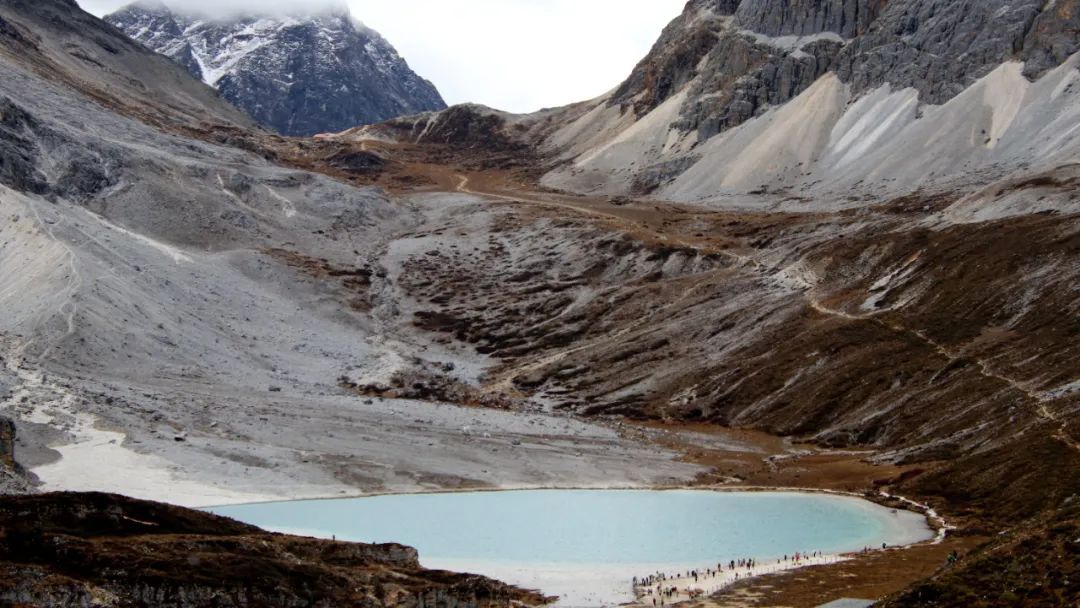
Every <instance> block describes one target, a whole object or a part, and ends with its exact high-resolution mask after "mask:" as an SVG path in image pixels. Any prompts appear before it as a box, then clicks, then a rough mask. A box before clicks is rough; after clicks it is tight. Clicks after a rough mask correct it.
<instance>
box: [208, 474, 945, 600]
mask: <svg viewBox="0 0 1080 608" xmlns="http://www.w3.org/2000/svg"><path fill="white" fill-rule="evenodd" d="M210 511H212V512H214V513H217V514H220V515H225V516H227V517H232V518H234V519H238V520H241V521H244V522H248V523H251V524H254V525H257V526H260V527H263V528H266V529H269V530H274V531H279V532H288V533H293V534H301V535H308V536H317V537H325V538H330V537H332V536H333V537H337V539H339V540H350V541H361V542H397V543H402V544H406V545H411V546H413V547H416V548H417V549H418V550H419V551H420V560H421V562H422V563H423V564H424V565H425V566H428V567H434V568H447V569H456V570H465V571H471V572H477V573H480V574H486V575H489V576H494V577H496V578H500V579H502V580H505V581H507V582H511V583H516V584H520V585H523V586H528V587H532V588H539V589H541V590H543V591H545V592H547V593H551V594H557V595H560V596H562V598H563V602H561V603H563V604H564V605H608V604H616V603H619V602H620V601H628V600H629V599H632V597H631V596H630V580H631V578H632V577H633V576H635V575H643V574H648V573H650V572H655V571H656V570H664V571H673V570H675V569H685V568H704V567H706V566H709V565H710V564H712V565H715V564H716V563H717V562H727V561H728V560H731V559H739V558H743V557H753V558H757V559H759V560H766V559H770V558H771V559H775V558H778V557H780V556H783V555H785V554H792V553H794V552H796V551H802V552H813V551H821V552H824V553H841V552H848V551H857V550H861V549H862V548H864V547H868V546H869V547H880V546H881V544H882V543H886V544H889V545H906V544H911V543H915V542H919V541H923V540H927V539H929V538H932V537H933V531H932V530H931V529H930V528H929V527H928V526H927V524H926V521H925V519H924V518H923V517H922V516H920V515H918V514H915V513H910V512H906V511H893V510H891V509H887V508H884V507H881V506H879V505H876V504H873V503H870V502H867V501H863V500H858V499H855V498H849V497H844V496H833V495H826V494H813V493H798V492H713V491H697V490H677V491H646V490H641V491H637V490H530V491H504V492H473V493H450V494H413V495H394V496H376V497H370V498H356V499H341V500H321V501H320V500H316V501H295V502H281V503H267V504H255V505H241V506H230V507H219V508H213V509H210Z"/></svg>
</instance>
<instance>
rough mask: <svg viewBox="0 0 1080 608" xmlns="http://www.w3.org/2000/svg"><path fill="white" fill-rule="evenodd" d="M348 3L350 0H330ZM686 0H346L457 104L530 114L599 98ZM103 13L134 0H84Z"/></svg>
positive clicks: (233, 1) (297, 3)
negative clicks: (472, 103)
mask: <svg viewBox="0 0 1080 608" xmlns="http://www.w3.org/2000/svg"><path fill="white" fill-rule="evenodd" d="M166 1H167V3H168V4H169V5H170V6H172V7H173V8H174V9H187V10H209V11H214V12H221V11H226V10H233V11H235V10H245V9H246V10H254V11H267V10H278V11H280V10H289V9H292V8H300V7H304V8H307V7H310V6H311V5H312V3H311V2H310V1H306V0H166ZM330 1H331V2H332V3H334V4H340V3H341V1H342V0H330ZM684 2H685V0H347V3H348V5H349V7H350V8H351V10H352V13H353V15H354V16H356V17H357V18H358V19H360V20H361V21H363V22H364V23H366V24H367V25H368V26H370V27H372V28H374V29H376V30H378V31H379V32H380V33H381V34H382V35H383V36H385V37H386V39H387V40H389V41H390V43H391V44H393V45H394V46H395V47H397V49H398V51H399V52H400V53H401V55H402V56H403V57H405V59H407V60H408V61H409V64H410V65H411V66H412V67H413V69H414V70H416V72H417V73H419V74H420V75H422V76H424V77H425V78H428V79H430V80H431V81H433V82H434V83H435V85H436V86H437V87H439V90H440V91H441V92H442V94H443V96H444V97H445V98H446V100H447V101H448V102H449V103H452V104H453V103H460V102H465V101H473V102H478V103H483V104H486V105H489V106H492V107H496V108H500V109H504V110H510V111H516V112H529V111H533V110H538V109H540V108H542V107H550V106H557V105H563V104H567V103H572V102H575V101H582V100H585V99H589V98H592V97H596V96H598V95H600V94H602V93H604V92H605V91H607V90H609V89H611V88H613V87H615V86H616V85H618V84H619V82H621V81H622V79H624V78H625V77H626V76H627V75H628V74H629V73H630V70H631V69H632V68H633V67H634V65H635V64H636V63H637V62H638V60H640V59H641V57H643V56H644V55H645V53H647V52H648V50H649V48H650V47H651V46H652V44H653V42H654V41H655V40H656V38H657V37H658V36H659V35H660V30H661V29H663V27H664V26H665V25H667V23H668V22H669V21H670V20H671V19H673V18H674V17H675V16H677V15H678V14H679V12H680V11H681V10H682V5H683V4H684ZM79 3H80V5H82V6H83V8H85V9H86V10H88V11H90V12H92V13H94V14H96V15H103V14H105V13H107V12H110V11H112V10H115V9H117V8H119V7H120V6H123V5H124V4H126V3H127V2H126V1H125V0H79Z"/></svg>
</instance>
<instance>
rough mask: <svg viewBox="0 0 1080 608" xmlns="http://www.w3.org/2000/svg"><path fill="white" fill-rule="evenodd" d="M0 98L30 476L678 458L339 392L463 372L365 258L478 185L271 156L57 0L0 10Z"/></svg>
mask: <svg viewBox="0 0 1080 608" xmlns="http://www.w3.org/2000/svg"><path fill="white" fill-rule="evenodd" d="M0 108H2V109H0V130H2V131H3V137H2V139H0V142H2V146H0V218H2V222H0V285H2V287H0V308H2V309H3V310H4V311H5V314H3V315H0V357H2V358H3V365H4V368H5V371H4V373H3V374H0V381H2V382H3V384H4V385H5V386H6V389H5V390H4V393H3V395H0V396H2V398H3V401H2V402H0V413H2V414H3V415H5V416H10V417H12V418H13V419H15V421H16V423H17V424H18V425H19V430H20V435H21V436H23V437H24V438H25V439H26V441H27V442H29V443H31V444H32V445H29V446H28V449H24V450H22V451H21V452H20V453H21V454H22V457H23V458H24V463H25V464H26V465H27V466H28V467H30V468H33V469H34V472H35V473H36V474H38V476H39V477H40V478H41V480H42V481H43V482H44V483H45V487H46V488H47V489H48V488H67V489H98V490H116V491H122V492H124V493H127V494H131V495H136V496H143V497H150V498H157V499H168V500H173V501H175V502H178V503H183V504H203V505H205V504H214V503H222V502H232V501H237V500H240V501H245V500H253V499H255V500H257V499H259V498H266V497H273V496H302V495H307V496H327V495H333V494H337V493H338V492H350V493H355V492H359V491H377V490H395V489H396V490H406V489H408V490H417V489H423V488H443V487H461V486H467V487H476V486H492V485H510V486H514V485H521V486H528V485H543V484H546V483H556V482H559V483H570V484H574V485H589V484H612V483H614V484H618V483H652V482H655V481H658V480H665V479H668V478H671V477H676V478H681V479H685V478H688V477H692V476H693V475H694V474H695V473H696V472H697V471H698V470H699V469H698V468H697V467H695V466H691V465H686V464H682V463H678V462H675V461H674V460H673V454H671V453H668V452H664V451H657V450H655V449H653V448H646V447H644V446H642V445H640V444H639V443H637V442H635V441H630V440H625V439H623V438H620V437H619V436H618V435H617V434H616V433H615V432H613V431H612V430H610V429H608V428H605V427H600V426H596V425H592V424H587V423H583V422H578V421H575V420H571V419H566V418H563V417H559V416H552V415H543V414H536V415H533V414H529V415H525V414H517V413H514V412H484V413H483V414H481V413H478V412H477V410H475V409H470V408H464V407H457V406H452V405H444V406H440V407H432V406H431V405H429V404H426V403H420V402H416V401H410V400H407V399H392V398H387V399H382V398H379V399H372V398H361V397H359V396H357V395H356V394H355V393H354V392H353V391H351V390H349V389H347V388H343V387H342V386H340V382H341V378H343V377H347V378H351V379H353V380H356V381H359V382H363V383H376V384H379V383H389V382H390V381H391V380H392V378H394V377H395V376H396V375H397V374H400V373H402V372H403V371H407V370H409V369H421V370H422V369H426V368H431V369H434V368H436V367H437V368H439V369H444V368H449V369H454V370H455V371H454V372H453V376H454V377H456V378H458V379H459V380H458V381H459V382H461V383H467V382H470V381H475V377H476V375H477V374H478V373H479V371H480V370H481V369H483V367H484V365H485V363H484V361H483V358H477V357H476V355H475V354H470V353H468V352H464V351H462V350H461V349H457V348H455V347H444V346H441V345H438V344H433V343H430V341H429V340H427V339H425V338H424V337H422V336H418V335H417V333H416V332H415V331H414V330H413V328H412V327H411V325H410V324H409V323H408V319H406V320H405V321H399V320H398V319H399V317H400V315H398V314H397V312H396V311H398V309H400V308H402V307H407V306H408V298H406V297H405V296H403V295H402V294H400V293H399V291H398V289H397V287H396V284H395V280H394V273H393V271H394V268H395V265H396V264H397V262H396V261H395V259H396V258H394V257H393V255H394V251H396V249H391V250H389V251H388V246H389V244H390V243H391V242H393V241H394V240H395V238H396V237H397V236H398V235H401V234H405V233H409V232H412V231H415V230H434V229H437V228H433V227H425V226H428V225H429V224H433V225H437V224H438V223H439V222H440V221H442V220H440V219H439V218H440V217H441V214H446V213H449V214H461V215H463V216H466V217H472V218H473V220H472V221H476V222H481V223H483V222H484V221H486V220H485V219H484V217H483V214H481V213H475V212H474V211H473V209H472V205H475V202H473V203H470V202H469V201H467V200H462V197H459V196H453V195H450V196H446V197H443V198H442V199H439V200H434V199H432V200H429V199H424V198H419V199H391V198H389V197H388V196H387V195H386V194H384V193H383V192H381V191H379V190H376V189H373V188H358V187H354V186H351V185H349V184H347V183H344V182H342V181H337V180H334V179H331V178H329V177H326V176H324V175H321V174H316V173H311V172H306V171H303V170H298V169H295V168H289V167H285V166H280V165H278V164H275V163H274V162H272V161H270V160H267V156H272V155H270V154H267V153H265V151H261V150H259V149H258V148H257V146H255V147H253V146H252V145H250V142H251V141H252V139H251V138H256V137H258V136H259V132H258V131H257V130H255V129H254V126H253V125H252V123H251V122H250V121H249V120H248V119H247V118H246V117H245V116H243V115H242V114H241V113H239V112H238V111H237V110H235V108H233V107H232V106H231V105H229V104H227V103H225V102H224V101H223V100H221V99H220V98H219V97H218V96H217V95H215V94H214V92H213V91H212V90H211V89H210V88H209V87H206V86H205V85H203V84H201V83H198V82H197V81H195V80H194V79H193V78H191V77H190V76H189V75H188V74H187V73H186V72H185V71H184V70H183V69H182V68H181V67H180V66H178V65H176V64H175V63H173V62H171V61H169V60H167V59H165V58H163V57H160V56H157V55H154V54H153V53H151V52H150V51H148V50H146V49H145V48H143V47H141V46H139V45H137V44H135V43H134V42H131V41H129V40H127V39H126V38H124V37H123V36H122V35H121V34H120V33H119V32H118V31H116V30H115V29H113V28H111V27H109V26H106V25H104V24H103V23H101V22H99V21H97V20H96V19H94V18H93V17H91V16H89V15H87V14H85V13H83V12H82V11H80V10H79V9H78V8H77V6H76V5H75V4H74V2H73V1H71V0H48V1H44V2H42V1H38V0H34V1H32V2H31V1H29V0H27V1H22V0H14V1H10V2H4V3H3V4H0ZM235 133H243V134H246V135H245V137H247V138H248V139H246V140H245V139H244V138H235V137H233V135H230V134H235ZM195 135H197V136H198V137H195ZM234 140H235V141H236V142H239V143H240V144H242V147H234V146H231V145H228V143H227V142H228V141H234ZM245 141H247V142H248V143H246V144H245V143H244V142H245ZM251 150H255V151H251ZM388 255H389V256H390V257H386V256H388ZM322 268H328V269H329V270H327V271H323V270H320V269H322ZM328 275H329V276H334V277H337V276H344V277H346V278H348V279H350V280H351V281H352V282H351V283H348V284H339V283H338V282H336V281H327V280H325V278H326V276H328ZM358 285H362V286H363V289H362V294H361V296H362V297H360V298H359V299H358V298H357V294H356V293H355V292H354V289H355V288H356V287H357V286H358ZM346 302H350V303H351V304H349V305H346V304H344V303H346ZM448 362H455V365H447V363H448ZM48 446H54V447H56V449H55V450H53V449H50V448H49V447H48ZM83 450H88V451H83ZM495 462H498V463H499V466H497V467H496V466H493V465H494V463H495ZM642 462H648V463H652V465H653V466H641V463H642ZM117 470H126V471H139V473H138V474H130V475H119V474H117Z"/></svg>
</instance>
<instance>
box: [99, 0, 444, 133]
mask: <svg viewBox="0 0 1080 608" xmlns="http://www.w3.org/2000/svg"><path fill="white" fill-rule="evenodd" d="M106 20H108V21H109V22H110V23H112V24H113V25H115V26H117V27H119V28H120V29H121V30H123V31H124V32H125V33H126V34H128V35H129V36H131V37H132V38H133V39H135V40H137V41H139V42H141V43H142V44H144V45H145V46H147V47H148V48H150V49H152V50H154V51H157V52H159V53H161V54H163V55H165V56H167V57H170V58H172V59H174V60H175V61H177V62H179V63H180V64H181V65H183V66H184V67H185V68H187V70H188V71H189V72H191V73H192V74H193V75H194V76H196V77H197V78H200V79H201V80H203V82H205V83H206V84H208V85H210V86H212V87H214V88H216V89H218V90H219V91H221V94H222V95H223V96H224V97H225V98H226V99H228V100H229V101H231V102H232V103H234V104H235V105H237V106H238V107H240V108H242V109H244V110H246V111H247V112H248V113H249V114H250V115H251V116H252V117H253V118H255V119H256V120H258V121H259V122H260V123H262V124H263V125H265V126H268V127H270V128H273V129H275V130H277V131H278V132H280V133H282V134H285V135H313V134H316V133H324V132H336V131H342V130H345V129H348V128H351V127H355V126H358V125H362V124H370V123H374V122H379V121H382V120H386V119H388V118H393V117H396V116H401V115H405V114H415V113H418V112H423V111H429V110H440V109H443V108H445V107H446V104H445V103H444V102H443V100H442V97H441V96H440V95H439V92H438V91H437V90H436V89H435V86H434V85H432V84H431V83H430V82H428V81H426V80H424V79H423V78H421V77H419V76H418V75H416V73H414V72H413V71H412V70H411V69H410V68H409V66H408V64H407V63H406V62H405V60H404V59H402V57H401V56H400V55H399V54H398V53H397V51H396V50H395V49H394V47H393V46H391V45H390V43H388V42H387V41H386V40H385V39H384V38H383V37H382V36H380V35H379V34H378V32H376V31H374V30H372V29H370V28H368V27H365V26H364V25H362V24H361V23H359V22H358V21H356V20H355V19H353V18H352V17H351V16H350V15H349V13H348V10H347V9H341V10H333V11H326V12H322V13H319V14H313V15H303V16H273V17H264V16H247V17H236V18H231V19H228V20H217V19H208V18H202V17H199V16H194V15H184V14H179V13H175V12H173V11H171V10H170V9H169V8H168V7H166V6H165V5H164V4H161V3H158V2H139V3H136V4H133V5H131V6H128V7H127V8H124V9H122V10H120V11H117V12H116V13H113V14H112V15H109V16H108V17H106Z"/></svg>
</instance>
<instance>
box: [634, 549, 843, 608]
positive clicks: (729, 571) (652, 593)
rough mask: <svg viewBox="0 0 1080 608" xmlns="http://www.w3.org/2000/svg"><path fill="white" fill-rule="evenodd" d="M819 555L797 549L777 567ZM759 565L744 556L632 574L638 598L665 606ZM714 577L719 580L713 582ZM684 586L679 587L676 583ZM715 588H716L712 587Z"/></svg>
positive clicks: (752, 571) (748, 573)
mask: <svg viewBox="0 0 1080 608" xmlns="http://www.w3.org/2000/svg"><path fill="white" fill-rule="evenodd" d="M821 557H822V553H821V552H820V551H814V552H810V553H807V552H801V551H796V552H795V553H793V554H791V555H785V556H783V557H782V558H780V559H778V560H776V565H777V569H786V568H790V567H796V566H800V565H802V564H804V563H806V562H807V561H809V560H816V559H820V558H821ZM759 567H761V564H760V563H759V562H758V560H756V559H754V558H752V557H750V558H745V559H733V560H730V561H728V562H727V563H726V564H725V563H718V564H716V568H712V567H709V568H705V569H702V570H687V571H685V572H676V573H672V574H668V573H664V572H656V573H654V574H649V575H647V576H643V577H640V578H639V577H636V576H635V577H634V593H635V595H636V596H637V598H638V600H639V601H643V602H645V603H646V604H647V603H649V601H650V600H651V602H652V605H653V606H666V605H669V604H673V603H675V602H676V601H682V600H684V599H691V600H693V599H697V598H699V597H702V596H704V595H705V589H703V588H702V587H701V585H703V584H707V583H709V582H719V583H720V585H718V586H717V588H719V587H723V586H726V585H727V584H730V583H733V582H737V581H739V580H740V579H741V578H744V577H749V576H753V575H754V574H756V572H755V569H756V568H759ZM716 579H721V580H720V581H716ZM677 581H678V582H681V583H683V584H684V585H685V586H684V587H683V588H681V589H680V588H679V586H678V584H676V582H677ZM714 590H715V589H714Z"/></svg>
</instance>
